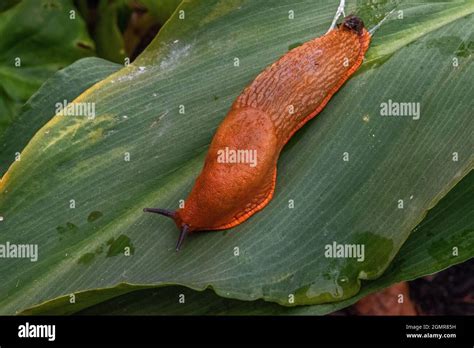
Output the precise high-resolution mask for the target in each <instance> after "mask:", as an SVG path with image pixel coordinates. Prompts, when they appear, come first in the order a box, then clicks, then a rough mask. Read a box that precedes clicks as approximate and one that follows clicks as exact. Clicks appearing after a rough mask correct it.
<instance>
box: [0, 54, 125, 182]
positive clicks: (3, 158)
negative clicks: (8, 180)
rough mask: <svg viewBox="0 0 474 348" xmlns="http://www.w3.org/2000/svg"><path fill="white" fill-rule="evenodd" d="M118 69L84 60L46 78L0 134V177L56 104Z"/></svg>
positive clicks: (112, 64)
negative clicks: (13, 120) (12, 121)
mask: <svg viewBox="0 0 474 348" xmlns="http://www.w3.org/2000/svg"><path fill="white" fill-rule="evenodd" d="M121 67H122V66H121V65H117V64H114V63H110V62H107V61H105V60H102V59H99V58H93V57H91V58H84V59H81V60H78V61H77V62H75V63H73V64H71V65H69V66H68V67H67V68H64V69H62V70H60V71H58V72H56V73H55V74H54V75H53V76H52V77H51V78H50V79H48V80H47V81H46V82H45V83H44V84H43V85H42V86H41V87H40V89H39V90H38V91H37V92H36V93H35V94H34V95H33V96H32V97H31V98H30V99H29V100H28V101H27V102H26V103H25V104H24V105H23V106H22V109H21V112H20V114H19V116H18V117H17V118H16V120H15V122H14V123H13V124H12V125H11V126H10V127H8V128H7V129H6V130H5V132H4V133H3V134H1V133H0V148H1V152H0V175H3V174H4V173H5V172H6V170H7V169H8V167H9V166H10V165H11V164H12V163H13V161H14V160H15V158H16V157H17V156H16V155H17V154H19V153H20V151H21V150H22V149H23V148H24V147H25V145H26V144H27V143H28V141H29V140H30V139H31V138H32V137H33V135H34V134H35V133H36V132H37V131H38V130H39V129H40V128H41V127H42V126H44V124H45V123H46V122H47V121H49V119H50V118H51V115H52V114H54V113H55V110H56V108H57V107H56V105H55V104H56V103H58V102H59V103H61V104H63V102H64V100H66V101H68V102H71V101H72V100H74V99H75V98H76V97H77V96H78V95H79V94H81V93H82V92H83V91H85V90H86V89H87V88H89V87H91V86H92V85H93V84H94V83H96V82H98V81H100V80H102V79H104V78H105V77H107V76H108V75H110V74H112V73H113V72H115V71H117V70H119V69H120V68H121ZM20 158H21V157H20Z"/></svg>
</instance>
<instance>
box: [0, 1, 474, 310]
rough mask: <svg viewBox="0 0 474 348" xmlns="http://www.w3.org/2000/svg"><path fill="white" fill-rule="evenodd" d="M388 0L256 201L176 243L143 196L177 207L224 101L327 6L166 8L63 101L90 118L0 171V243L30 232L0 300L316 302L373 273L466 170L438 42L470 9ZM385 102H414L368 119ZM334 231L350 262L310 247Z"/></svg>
mask: <svg viewBox="0 0 474 348" xmlns="http://www.w3.org/2000/svg"><path fill="white" fill-rule="evenodd" d="M385 8H387V10H388V9H389V8H388V7H385ZM385 8H384V9H385ZM401 8H402V9H403V11H404V16H405V17H404V18H408V19H407V20H406V21H405V20H391V21H389V22H387V24H386V25H384V26H383V27H382V28H381V29H380V30H379V31H378V32H377V36H375V37H374V41H373V44H372V48H371V49H370V50H369V55H368V61H367V63H366V64H365V65H364V67H363V68H362V69H361V70H360V71H359V73H358V74H357V75H356V76H354V77H353V78H352V79H350V81H348V83H347V84H346V85H345V86H344V87H343V88H342V89H341V90H340V91H339V92H338V94H337V95H336V96H335V97H334V98H333V99H332V100H331V102H330V103H329V105H328V106H327V107H326V108H325V110H324V111H323V112H322V113H321V114H320V115H319V116H318V117H317V118H316V119H315V120H313V121H311V122H310V123H309V124H307V125H306V126H305V127H304V128H303V129H302V130H301V131H300V132H298V134H296V135H295V137H294V138H293V139H292V140H291V141H290V143H289V144H288V145H287V146H286V148H285V150H284V152H283V153H282V156H281V158H280V160H279V163H278V180H277V188H276V192H275V197H274V199H273V201H272V202H271V203H270V204H269V206H268V207H266V208H265V209H264V210H263V211H262V212H260V213H258V214H256V215H255V216H254V217H252V218H251V219H250V220H249V221H247V222H245V223H243V224H241V225H239V226H238V227H236V228H234V229H232V230H229V231H224V232H210V233H200V234H196V235H193V236H191V237H190V238H189V239H188V240H187V242H186V244H185V246H184V249H183V250H182V251H181V252H180V253H175V252H174V251H173V247H174V245H175V241H176V238H177V230H176V227H175V225H174V223H173V222H172V221H170V220H169V219H165V218H162V217H157V216H149V215H145V214H143V212H142V208H143V207H146V206H158V207H167V208H175V207H177V206H178V202H179V200H180V199H184V198H185V197H186V195H187V194H188V193H189V190H190V188H191V186H192V184H193V181H194V179H195V178H196V176H197V175H198V174H199V172H200V169H201V167H202V164H203V159H204V156H205V152H206V149H207V146H208V144H209V142H210V140H211V139H212V136H213V134H214V131H215V129H216V127H217V125H218V124H219V122H220V121H221V120H222V119H223V117H224V116H225V114H226V112H227V110H228V109H229V107H230V105H231V103H232V101H233V100H234V99H235V98H236V96H237V95H238V94H239V93H240V92H241V91H242V89H243V88H244V87H245V86H246V85H247V84H248V83H249V82H250V81H252V79H253V78H255V76H256V75H257V74H258V73H259V72H260V71H261V70H262V69H263V68H264V67H266V66H267V65H269V64H270V63H272V62H273V61H275V60H276V59H277V58H278V57H280V56H281V55H282V54H284V53H286V51H287V50H288V48H289V47H290V46H294V44H295V43H298V42H305V41H308V40H310V39H312V38H314V37H316V36H319V35H322V34H323V33H324V32H325V31H326V30H327V28H328V26H329V24H330V22H331V19H332V17H333V15H334V11H335V8H334V4H328V3H327V2H325V1H320V2H317V3H316V2H314V1H313V0H311V1H310V0H308V1H301V2H298V3H294V2H293V1H275V2H265V3H264V2H259V1H253V2H250V1H219V0H214V1H206V2H201V1H190V2H185V3H183V4H182V5H181V6H180V7H179V9H180V10H183V11H185V14H186V17H185V18H186V19H185V20H184V21H183V20H182V19H179V18H178V17H176V13H175V15H174V17H173V18H171V19H170V20H169V21H168V22H167V24H166V25H165V26H164V27H163V28H162V30H161V31H160V33H159V34H158V36H157V37H156V38H155V40H154V41H153V42H152V44H151V45H150V46H149V47H148V48H147V50H146V51H145V52H144V53H143V54H142V55H141V56H140V57H138V58H137V60H136V61H135V62H134V64H133V65H131V66H129V67H127V68H124V69H122V70H120V71H119V72H117V73H115V74H113V75H111V76H110V77H108V78H107V79H105V80H103V81H101V82H99V83H98V84H96V85H94V86H93V87H92V88H90V89H89V90H87V91H86V92H85V93H83V94H82V95H81V96H79V97H78V98H77V99H76V102H81V103H95V104H94V105H95V111H96V117H95V118H94V119H93V120H91V119H88V118H87V117H80V116H78V117H63V116H59V115H56V116H55V117H54V118H52V120H51V121H50V122H49V123H48V124H46V125H45V127H43V128H42V129H41V130H40V131H39V132H38V133H37V134H36V135H35V136H34V137H33V139H32V140H31V141H30V142H29V144H28V145H27V147H26V148H25V149H24V150H23V151H22V157H21V161H19V162H15V163H14V164H13V166H12V167H11V168H10V169H9V171H8V172H7V173H6V175H5V176H4V178H3V180H2V182H1V184H0V190H1V195H0V212H1V214H2V216H3V217H4V219H3V222H1V226H2V227H1V228H2V233H1V235H0V242H2V243H5V242H6V241H10V242H11V243H33V244H38V246H39V259H38V261H37V262H34V263H33V262H30V261H29V260H24V259H4V260H2V261H1V262H0V273H2V274H4V275H5V276H4V281H3V282H2V284H1V285H0V299H1V300H0V312H1V313H15V312H16V311H21V310H22V309H25V308H28V307H31V306H32V305H35V304H38V303H40V302H43V301H47V300H50V299H52V298H55V297H58V296H61V295H68V294H70V293H73V292H74V293H77V295H78V300H77V301H78V302H76V303H80V297H79V296H80V295H81V294H83V292H82V291H85V290H91V289H97V290H95V295H96V302H97V301H103V300H105V299H106V298H105V297H104V296H105V295H104V292H102V291H101V290H98V289H104V288H113V287H114V286H116V285H117V284H120V283H126V284H133V285H137V286H142V287H150V286H164V285H183V286H187V287H189V288H192V289H196V290H203V289H205V288H208V287H211V288H212V289H213V290H214V291H215V292H216V293H217V294H218V295H220V296H223V297H232V298H236V299H241V300H255V299H259V298H263V299H265V300H267V301H275V302H278V303H281V304H285V305H288V304H291V303H288V298H289V295H295V303H294V305H298V304H317V303H322V302H330V301H342V300H344V299H347V298H349V297H352V296H354V295H355V294H357V292H358V291H359V289H360V283H361V279H375V278H377V277H380V276H381V275H382V273H383V272H384V270H385V269H386V268H387V267H388V265H389V264H390V261H391V260H392V259H393V258H394V257H395V256H396V255H397V253H398V251H399V249H400V247H401V246H402V244H403V243H404V242H405V241H406V239H407V238H408V236H409V234H410V231H411V230H412V229H413V228H414V227H415V226H416V225H417V224H418V223H419V222H420V221H421V220H422V219H423V217H424V215H425V213H426V211H427V210H428V209H430V208H432V207H433V206H434V205H435V204H436V203H437V202H438V200H439V199H441V198H442V197H443V196H444V195H445V194H446V193H447V192H448V191H449V190H450V189H451V188H452V187H453V186H454V185H455V184H456V183H457V182H459V181H460V180H461V179H462V177H464V176H465V175H466V174H467V173H468V172H469V171H470V170H471V169H472V165H473V156H472V140H471V137H470V133H471V129H472V115H471V113H472V111H471V110H472V107H473V100H472V98H471V95H472V92H473V91H472V88H473V87H472V86H473V83H472V78H473V76H474V71H473V70H474V68H473V64H472V57H471V56H470V55H467V56H462V55H459V56H458V57H457V58H458V61H459V66H457V67H453V64H452V62H453V58H454V57H456V54H457V53H456V52H457V51H449V50H446V49H445V47H444V45H443V44H439V42H440V41H439V40H440V39H442V38H446V37H448V38H453V37H454V38H456V39H457V40H458V41H459V42H460V43H465V44H467V45H468V46H469V42H470V41H472V36H471V35H472V34H471V32H470V30H469V28H470V27H471V26H472V25H473V23H474V16H473V15H472V13H474V4H473V3H471V2H453V3H451V2H449V3H447V2H443V3H440V2H429V1H424V2H422V3H420V2H416V3H415V2H413V3H412V2H407V3H406V4H404V5H403V6H401ZM290 10H293V11H294V13H295V14H296V18H295V20H289V19H288V11H290ZM358 11H371V9H370V8H365V7H362V8H356V6H355V4H354V3H353V2H351V3H350V4H349V6H348V9H347V12H355V13H357V12H358ZM377 11H380V12H381V13H382V14H383V13H384V12H385V10H380V9H378V10H377ZM373 17H374V18H375V17H376V16H375V14H374V15H373ZM433 18H436V20H433ZM364 19H365V18H364ZM366 22H367V26H368V27H370V26H371V25H373V24H374V23H371V20H370V18H369V19H368V20H366ZM235 57H239V58H240V67H238V68H237V67H234V66H233V62H234V58H235ZM389 99H391V100H393V101H399V102H420V103H421V117H420V119H419V120H412V119H411V118H408V117H382V116H380V107H381V103H384V102H387V101H388V100H389ZM180 105H184V106H185V110H186V111H185V114H180V113H179V109H180ZM344 152H348V153H349V156H350V160H349V161H348V162H345V161H343V155H344ZM454 153H456V154H457V161H455V160H453V156H455V155H454ZM128 155H129V156H130V161H127V160H126V159H127V158H128ZM71 200H74V202H75V208H74V209H71V208H70V206H71ZM289 200H293V201H294V202H295V208H294V209H289V208H288V202H289ZM399 200H403V209H400V208H399V204H400V203H399ZM91 216H93V217H96V216H100V217H99V218H96V219H91ZM91 220H93V221H91ZM333 242H337V243H348V244H354V243H357V244H363V245H364V246H365V250H366V255H365V260H364V262H357V260H355V259H348V258H345V259H340V258H337V259H336V258H332V259H331V258H326V257H325V255H324V252H325V246H326V245H328V244H331V243H333ZM125 246H126V247H129V248H130V249H129V251H130V252H131V255H130V256H126V255H124V254H125V250H123V249H124V247H125ZM235 247H239V250H240V255H239V256H238V257H237V256H234V248H235ZM120 249H122V250H123V251H124V252H123V253H118V252H117V251H118V250H120ZM467 252H468V255H469V257H470V256H472V254H473V250H472V248H470V249H469V250H467ZM452 263H455V260H452ZM132 289H134V288H133V287H131V286H129V285H124V286H120V287H116V288H113V289H112V290H110V291H112V292H115V293H114V294H111V293H110V292H109V293H108V295H107V296H109V297H110V296H114V295H119V294H123V293H124V292H126V291H127V290H129V291H131V290H132ZM104 291H105V290H104ZM92 297H94V296H92ZM85 301H86V302H85V304H86V305H90V304H93V303H96V302H94V301H93V298H89V299H87V300H85Z"/></svg>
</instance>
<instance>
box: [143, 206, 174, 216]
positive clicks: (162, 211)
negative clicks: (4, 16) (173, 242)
mask: <svg viewBox="0 0 474 348" xmlns="http://www.w3.org/2000/svg"><path fill="white" fill-rule="evenodd" d="M143 211H144V212H146V213H156V214H160V215H164V216H167V217H170V218H174V217H175V216H176V212H175V211H172V210H167V209H160V208H143Z"/></svg>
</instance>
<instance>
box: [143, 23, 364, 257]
mask: <svg viewBox="0 0 474 348" xmlns="http://www.w3.org/2000/svg"><path fill="white" fill-rule="evenodd" d="M370 37H371V36H370V34H369V33H368V31H367V30H366V29H365V28H364V24H363V22H362V21H361V20H360V19H359V18H357V17H355V16H348V17H346V18H345V19H344V22H343V23H342V24H341V25H339V26H338V27H337V28H334V29H333V30H331V31H329V32H328V33H327V34H326V35H323V36H321V37H319V38H316V39H314V40H311V41H309V42H306V43H305V44H303V45H301V46H299V47H297V48H295V49H293V50H291V51H290V52H288V53H287V54H285V55H284V56H283V57H281V58H280V59H279V60H278V61H276V62H275V63H274V64H272V65H271V66H269V67H267V68H266V69H265V70H264V71H263V72H262V73H260V74H259V75H258V76H257V77H256V78H255V80H254V81H253V82H252V83H251V84H250V85H249V86H248V87H247V88H245V89H244V91H243V92H242V94H240V95H239V97H238V98H237V99H236V100H235V102H234V103H233V105H232V107H231V109H230V111H229V113H228V114H227V116H226V117H225V119H224V121H223V122H222V123H221V124H220V126H219V128H218V129H217V132H216V134H215V136H214V139H213V140H212V142H211V145H210V148H209V152H208V154H207V157H206V160H205V164H204V168H203V170H202V172H201V174H200V175H199V177H198V178H197V180H196V182H195V185H194V187H193V189H192V191H191V193H190V195H189V197H188V198H187V200H186V202H185V204H184V208H182V209H178V210H177V211H175V212H173V211H167V210H163V209H145V211H149V212H155V213H159V214H162V215H166V216H170V217H172V218H173V219H174V221H175V223H176V225H177V226H178V228H179V229H180V230H181V235H180V238H179V241H178V246H177V249H179V247H180V245H181V243H182V241H183V239H184V236H185V235H186V234H187V233H189V232H194V231H200V230H221V229H228V228H231V227H234V226H236V225H239V224H240V223H242V222H243V221H245V220H247V219H248V218H249V217H250V216H252V215H253V214H255V213H256V212H257V211H259V210H261V209H263V208H264V207H265V206H266V205H267V204H268V202H269V201H270V200H271V199H272V197H273V192H274V190H275V183H276V167H277V161H278V157H279V155H280V152H281V150H282V148H283V147H284V145H285V144H286V143H287V142H288V140H289V139H290V138H291V137H292V135H293V134H294V133H295V132H296V131H297V130H298V129H300V128H301V127H302V126H303V125H304V124H305V123H306V122H308V121H309V120H310V119H312V118H313V117H315V116H316V115H317V114H318V113H319V112H320V111H321V110H322V109H323V108H324V106H325V105H326V104H327V103H328V101H329V100H330V99H331V97H332V96H333V95H334V93H336V91H337V90H338V89H339V88H340V87H341V86H342V85H343V84H344V82H345V81H346V80H347V79H348V78H349V77H350V76H351V75H352V74H353V73H354V72H355V71H356V70H357V69H358V68H359V66H360V65H361V63H362V60H363V58H364V55H365V52H366V51H367V49H368V47H369V44H370ZM223 153H233V154H234V155H237V154H239V153H240V154H249V153H250V154H252V153H253V154H255V155H256V157H255V162H253V164H252V163H248V161H247V162H245V161H242V158H240V160H239V159H235V158H234V159H233V160H230V161H223V160H222V154H223ZM234 157H235V156H234Z"/></svg>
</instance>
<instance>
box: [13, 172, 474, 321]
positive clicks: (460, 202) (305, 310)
mask: <svg viewBox="0 0 474 348" xmlns="http://www.w3.org/2000/svg"><path fill="white" fill-rule="evenodd" d="M473 193H474V172H471V173H470V174H468V175H467V176H466V177H465V178H464V179H463V180H462V181H461V182H460V183H459V184H457V185H456V186H455V187H454V188H453V189H452V190H451V191H450V192H449V193H448V195H447V196H446V197H444V198H443V199H442V200H441V201H440V202H439V203H438V204H437V205H436V207H434V208H433V209H432V210H430V211H429V212H428V215H427V217H426V218H425V219H424V220H423V222H422V223H421V224H420V225H418V226H417V227H416V228H415V229H414V231H413V232H412V234H411V235H410V237H409V238H408V240H407V241H406V242H405V244H404V245H403V246H402V247H401V249H400V252H399V253H398V254H397V256H396V257H395V259H394V260H393V261H392V263H391V264H390V266H389V268H388V269H387V270H386V271H385V273H384V274H383V275H382V276H381V277H380V278H378V279H376V280H371V281H366V282H363V284H362V288H361V291H360V292H359V293H358V294H357V295H356V296H354V297H351V298H350V299H347V300H344V301H340V302H335V303H330V304H321V305H312V306H298V307H290V308H289V307H283V306H279V305H277V304H273V303H269V302H264V301H238V300H231V299H226V298H223V297H219V296H217V295H216V294H215V293H214V292H213V291H212V290H205V291H203V292H197V291H193V290H191V289H187V288H184V287H178V286H166V287H161V288H155V289H147V290H139V291H134V292H132V293H128V294H126V295H122V296H118V297H117V298H114V299H112V300H109V301H104V302H103V303H100V304H98V305H96V306H93V307H90V308H88V309H86V310H84V311H82V312H81V314H87V315H92V314H116V315H120V314H135V315H137V314H138V315H140V314H142V315H150V314H153V315H165V314H170V315H191V314H194V315H204V314H208V315H221V314H224V315H250V314H263V315H269V314H285V315H290V314H291V315H305V314H316V315H322V314H327V313H330V312H333V311H336V310H339V309H342V308H344V307H347V306H350V305H351V304H353V303H355V302H357V301H358V300H359V299H361V298H362V297H364V296H366V295H368V294H370V293H373V292H375V291H379V290H381V289H383V288H385V287H388V286H390V285H392V284H394V283H398V282H401V281H407V280H412V279H416V278H418V277H421V276H424V275H427V274H431V273H435V272H438V271H441V270H443V269H444V268H446V267H449V266H450V265H452V264H454V263H461V262H464V261H466V260H467V259H469V258H470V257H472V249H473V248H474V209H472V207H473V206H474V194H473ZM454 248H456V249H454ZM117 290H118V289H114V290H112V291H110V290H109V291H103V290H102V291H90V292H85V293H82V294H81V295H80V299H81V301H80V302H77V303H76V304H75V305H72V304H70V303H69V302H68V301H69V297H66V298H59V299H55V300H53V301H50V302H47V303H45V304H43V305H41V306H39V307H35V308H32V309H30V310H27V311H25V312H24V313H22V314H31V315H35V314H47V315H52V314H71V313H75V312H76V311H77V310H78V309H80V308H85V307H87V306H88V302H89V301H91V302H90V303H94V302H95V301H98V299H99V298H102V299H106V298H108V297H112V296H115V295H117V293H118V292H117ZM122 290H123V292H124V293H125V292H127V291H129V290H130V289H127V288H126V287H124V288H123V289H122ZM181 294H184V296H185V297H184V299H185V303H179V299H180V295H181Z"/></svg>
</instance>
